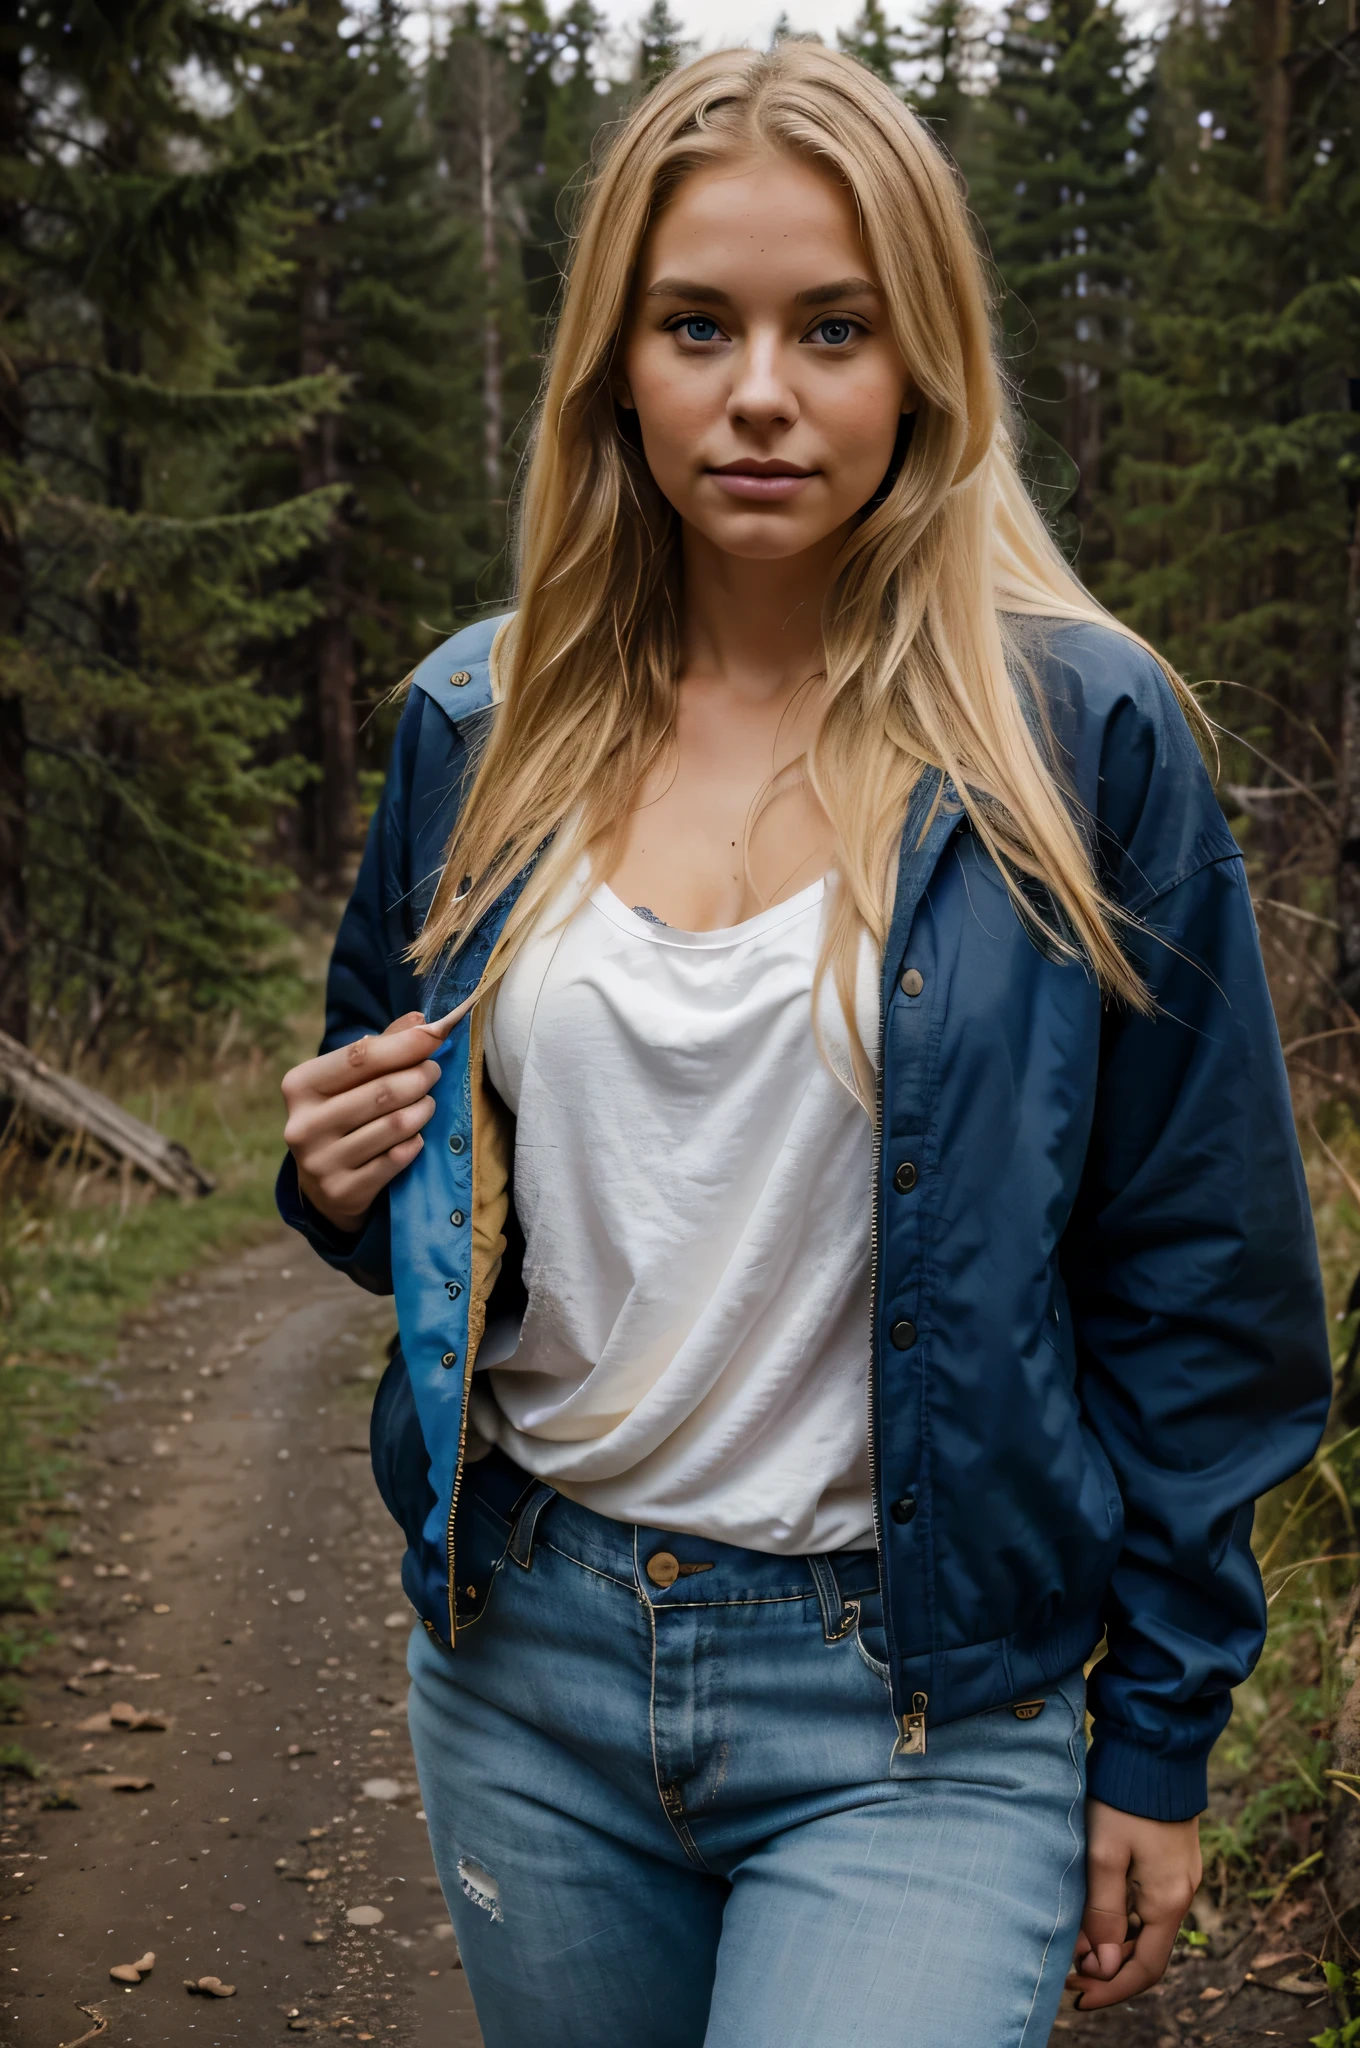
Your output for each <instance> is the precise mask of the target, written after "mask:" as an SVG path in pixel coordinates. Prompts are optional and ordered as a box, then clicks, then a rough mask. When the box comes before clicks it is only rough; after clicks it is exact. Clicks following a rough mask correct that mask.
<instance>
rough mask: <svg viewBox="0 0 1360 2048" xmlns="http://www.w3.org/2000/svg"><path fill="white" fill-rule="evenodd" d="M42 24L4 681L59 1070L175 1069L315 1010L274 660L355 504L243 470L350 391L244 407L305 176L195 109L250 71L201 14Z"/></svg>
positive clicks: (44, 1031)
mask: <svg viewBox="0 0 1360 2048" xmlns="http://www.w3.org/2000/svg"><path fill="white" fill-rule="evenodd" d="M26 25H27V26H28V27H31V29H32V40H31V42H30V43H28V44H26V46H25V48H24V51H23V54H22V59H21V62H22V64H23V65H24V66H25V67H26V70H25V71H24V72H23V75H22V76H21V78H20V84H21V86H22V87H23V90H24V93H25V95H26V100H25V102H24V103H25V104H29V105H32V106H37V105H41V104H43V103H44V102H48V103H52V102H57V101H60V102H61V103H62V105H63V108H64V114H63V120H62V122H61V123H60V124H54V125H53V126H52V127H50V128H49V127H48V126H47V125H46V124H45V123H43V122H42V121H41V120H37V119H33V118H30V119H29V121H28V123H27V125H17V126H16V125H14V124H11V126H10V127H9V129H8V130H7V131H4V132H2V133H0V189H4V190H8V191H10V192H11V193H14V194H17V195H18V196H17V200H16V201H15V203H14V208H13V211H12V219H11V226H12V228H13V233H12V234H11V236H10V238H9V241H8V247H7V254H6V272H7V282H8V284H9V287H10V290H9V296H8V298H7V300H6V301H5V311H4V319H5V332H4V333H3V334H0V345H3V346H4V348H5V351H6V354H7V355H8V357H9V359H10V361H11V362H12V363H13V364H14V365H15V378H16V386H17V396H16V400H15V403H14V405H13V407H12V409H11V411H10V413H9V415H8V418H7V421H6V425H7V426H8V428H9V430H10V437H9V446H8V448H7V449H6V451H5V452H6V454H7V456H8V461H7V466H6V472H5V474H6V478H7V487H6V489H5V495H6V497H7V498H8V499H9V502H10V505H11V507H12V513H11V519H10V524H9V529H8V535H9V541H10V546H11V568H12V573H13V577H14V603H13V605H12V608H11V612H10V616H9V619H8V620H7V621H6V622H5V623H6V625H7V626H8V628H9V631H8V638H7V640H6V642H5V644H4V646H3V648H2V649H0V659H3V664H4V674H3V689H4V694H5V696H6V698H7V700H8V709H9V723H8V725H7V743H10V744H12V745H13V746H14V747H15V749H16V753H17V755H18V758H17V759H15V760H12V761H11V762H10V764H9V768H8V775H7V792H6V793H7V797H8V798H9V800H10V802H11V803H13V804H17V805H19V806H21V807H22V812H23V839H24V842H25V843H24V844H23V845H22V848H21V857H22V860H23V867H24V875H23V881H24V888H25V894H26V905H25V913H26V929H25V930H24V932H23V934H22V949H23V961H22V969H23V973H24V976H25V977H26V981H27V1000H28V1005H29V1008H30V1013H31V1015H32V1016H33V1018H34V1019H35V1021H36V1022H37V1025H38V1029H39V1032H40V1035H41V1036H42V1038H43V1039H44V1040H45V1041H46V1042H47V1043H48V1044H49V1045H51V1046H52V1047H53V1049H54V1050H55V1051H56V1052H57V1054H58V1056H59V1057H70V1056H71V1055H72V1054H74V1053H76V1052H78V1051H80V1050H82V1049H88V1048H91V1047H97V1048H99V1050H100V1051H101V1053H102V1054H107V1053H108V1051H109V1050H110V1049H111V1048H112V1047H113V1046H115V1045H116V1044H117V1043H118V1042H119V1041H120V1040H121V1039H124V1038H126V1037H128V1036H129V1035H131V1034H133V1033H136V1034H139V1035H140V1036H141V1037H142V1038H143V1040H144V1041H147V1040H150V1041H159V1042H161V1043H164V1044H169V1043H172V1042H174V1041H175V1040H176V1038H177V1037H178V1036H179V1035H180V1034H182V1033H183V1032H184V1031H185V1030H186V1029H187V1028H191V1026H192V1022H193V1020H194V1019H195V1018H201V1017H207V1016H212V1015H218V1016H221V1015H224V1014H226V1013H228V1012H230V1011H231V1010H233V1009H239V1010H240V1011H242V1013H243V1014H245V1015H246V1016H247V1017H249V1019H250V1020H251V1023H252V1025H253V1027H254V1028H256V1029H257V1030H268V1029H270V1028H272V1027H276V1026H277V1024H278V1021H279V1019H280V1018H281V1016H282V1014H283V1010H284V1006H285V1005H286V1003H287V1002H288V1001H289V1000H290V998H291V981H290V977H289V975H288V973H287V972H286V970H285V968H284V967H283V964H282V954H281V937H282V933H281V926H280V925H279V923H278V920H277V918H276V916H275V915H274V912H273V910H272V907H271V906H272V901H273V899H274V898H275V897H276V896H277V893H278V891H279V889H280V888H281V887H282V885H283V883H284V880H285V879H286V878H285V876H284V875H283V873H282V871H281V870H280V869H279V868H278V867H277V866H276V865H275V864H274V863H273V861H272V860H271V852H272V847H271V840H272V836H273V829H274V820H275V818H276V816H277V815H278V813H279V812H280V810H281V809H283V808H285V807H286V806H287V805H288V804H289V803H290V802H291V801H292V799H293V798H294V796H295V795H296V793H297V791H298V789H299V788H300V787H301V786H302V785H303V783H304V782H305V780H306V775H307V771H306V768H305V767H304V765H303V763H302V762H301V761H299V760H298V759H297V758H296V757H294V756H293V755H292V754H291V753H290V752H288V751H286V750H284V749H281V748H279V747H278V746H277V744H276V741H277V736H278V735H279V733H280V730H281V728H282V725H283V707H282V706H281V705H280V704H279V703H278V702H276V701H271V700H270V699H269V698H268V697H267V696H266V695H265V694H264V693H263V692H262V691H261V690H260V689H259V687H258V676H257V663H256V659H255V655H254V649H255V648H256V647H257V646H258V644H259V642H260V641H261V640H262V639H268V638H271V637H272V636H273V635H275V634H276V633H277V632H279V631H280V630H282V629H284V628H285V627H286V626H287V625H288V624H289V623H291V622H292V621H293V620H294V619H295V618H296V615H297V609H298V607H297V601H296V599H291V600H290V601H289V602H288V603H286V604H285V605H283V606H281V607H276V606H273V605H271V603H270V600H269V590H268V584H269V579H270V578H271V577H273V576H275V575H277V573H278V571H279V570H280V568H281V567H282V566H283V565H285V564H287V563H290V562H291V561H293V560H295V559H296V558H297V557H299V556H300V555H301V554H302V553H304V552H305V551H306V550H307V549H308V548H310V547H312V546H314V545H315V543H316V539H317V537H318V535H320V534H321V533H323V532H324V531H326V530H327V528H328V527H329V524H330V522H331V521H332V519H333V517H334V514H335V510H336V496H335V494H334V493H333V492H331V493H327V492H326V491H325V490H324V489H314V490H311V491H309V492H304V493H301V494H294V496H293V497H292V499H290V500H283V499H280V501H279V502H278V503H277V504H275V505H273V506H271V507H270V508H268V510H265V511H256V510H251V509H250V508H248V507H247V506H246V505H245V504H244V503H243V502H242V500H241V498H240V495H239V488H238V479H239V471H238V469H237V468H236V466H235V458H238V457H239V456H240V454H241V453H242V452H243V451H245V450H247V449H249V448H250V447H252V446H253V445H263V444H266V443H268V442H270V441H272V440H275V439H277V438H280V437H285V438H286V437H287V436H289V435H295V434H296V433H297V432H298V431H300V429H301V427H302V425H303V424H304V422H305V421H306V420H308V419H309V418H310V417H312V416H314V415H317V414H320V413H322V412H324V411H326V410H328V409H331V408H333V407H334V405H335V404H336V402H337V400H338V397H339V392H340V386H339V383H338V380H337V379H336V378H335V376H334V374H331V375H330V376H314V377H312V378H311V379H309V380H307V381H305V382H299V381H297V380H293V381H292V382H291V383H290V384H289V385H288V386H287V387H285V388H284V389H282V390H279V391H274V392H270V391H267V390H262V389H260V388H259V387H258V385H254V386H251V387H249V388H243V387H242V386H241V383H240V380H239V378H237V376H236V375H235V366H234V364H233V362H232V359H231V356H230V353H229V352H228V350H227V349H226V348H225V346H224V345H223V342H222V339H221V334H220V325H219V318H218V316H219V311H220V308H221V305H222V304H223V301H224V299H225V297H226V296H227V294H228V293H230V292H232V291H235V290H238V289H239V288H240V287H241V286H242V284H243V283H244V282H246V281H247V280H248V279H249V278H250V277H252V276H253V275H255V274H256V273H257V271H258V269H259V268H260V266H261V265H262V263H263V262H264V261H265V258H264V256H263V254H262V253H261V252H262V250H263V249H264V248H265V247H266V246H267V242H268V236H269V229H270V220H271V206H272V201H273V195H274V194H275V191H276V188H277V186H278V183H279V180H280V178H281V177H283V176H285V175H287V174H288V173H289V171H290V170H291V168H292V167H293V165H294V163H295V162H296V159H297V155H298V150H297V147H296V145H294V144H292V143H290V144H289V145H288V146H287V147H278V148H276V147H273V146H272V145H267V144H266V145H262V146H257V147H253V148H243V147H240V146H236V145H235V144H234V143H233V140H232V137H231V135H230V133H229V132H228V125H229V124H226V123H224V121H223V120H222V119H220V118H214V117H210V116H209V115H208V114H206V113H205V112H204V105H205V104H206V103H207V101H208V100H209V99H210V97H211V94H210V93H207V92H205V91H203V90H199V91H197V92H191V91H190V90H189V89H188V86H187V83H186V77H185V66H186V65H197V66H199V67H203V69H202V71H201V84H202V85H203V86H209V85H210V86H211V87H212V89H213V90H215V91H216V92H218V93H223V92H227V93H229V92H231V91H233V90H234V89H235V88H236V87H237V85H238V84H239V82H240V76H241V71H240V66H241V61H242V54H243V50H244V45H243V42H242V39H241V36H240V34H239V32H238V31H237V30H236V29H234V28H231V27H229V26H227V25H224V24H221V23H218V22H216V21H214V20H213V19H212V18H211V11H210V10H209V9H207V8H205V7H204V6H201V5H199V4H197V0H143V4H139V5H126V6H118V5H113V6H109V7H107V8H104V9H102V10H101V11H100V15H99V19H98V22H97V23H95V22H91V24H90V27H91V35H90V37H89V38H88V40H87V39H85V38H84V37H80V36H76V35H74V34H73V35H71V36H69V37H66V36H63V35H61V34H60V33H57V32H56V31H55V29H54V24H53V23H52V22H51V21H50V19H49V17H48V16H47V14H46V13H45V12H43V11H42V10H41V9H40V8H38V7H36V6H35V7H34V8H33V9H32V18H31V21H29V22H28V23H27V24H26ZM208 67H215V69H210V68H208ZM10 104H11V106H12V105H13V104H14V103H13V102H11V103H10ZM20 750H21V751H20ZM9 778H12V786H11V785H10V782H9ZM5 880H6V884H7V886H9V885H11V884H12V880H13V878H12V876H10V877H6V878H5ZM11 901H12V898H11ZM7 907H8V906H7ZM19 1008H20V1011H21V1010H22V1005H20V1006H19ZM19 1022H20V1024H21V1025H22V1016H21V1015H20V1017H19Z"/></svg>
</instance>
